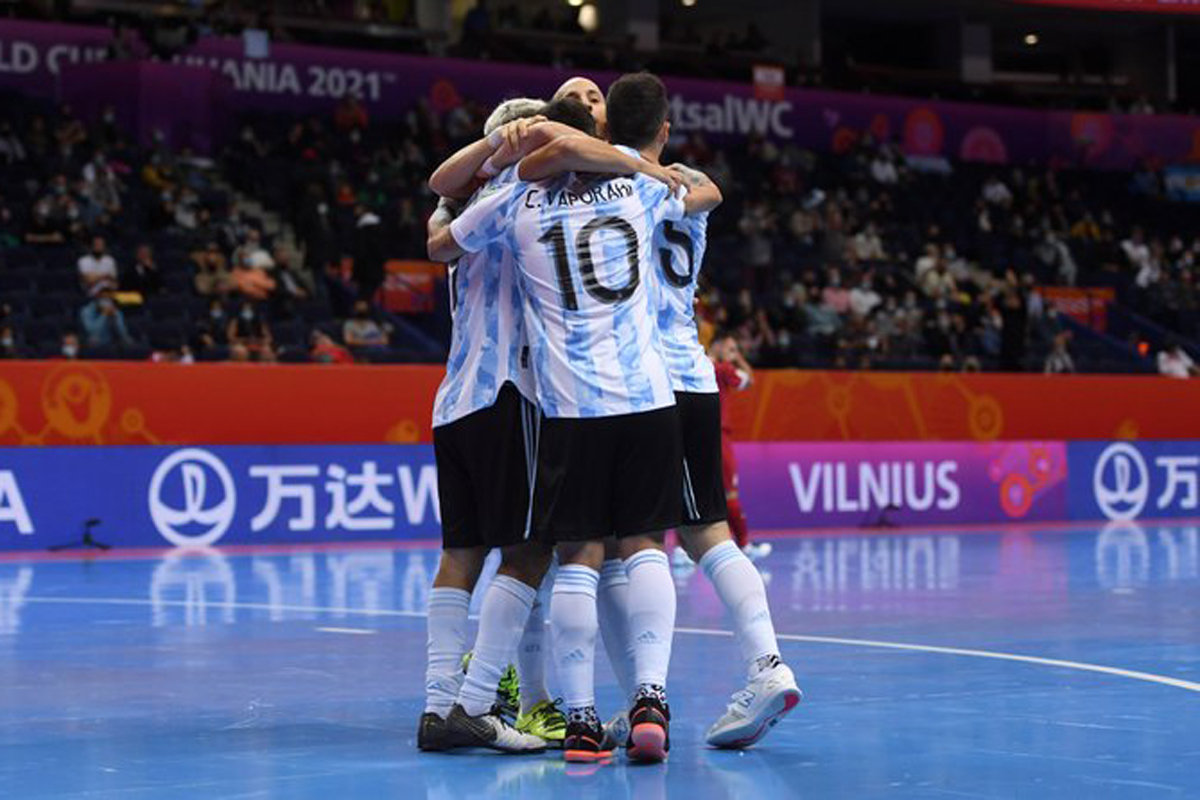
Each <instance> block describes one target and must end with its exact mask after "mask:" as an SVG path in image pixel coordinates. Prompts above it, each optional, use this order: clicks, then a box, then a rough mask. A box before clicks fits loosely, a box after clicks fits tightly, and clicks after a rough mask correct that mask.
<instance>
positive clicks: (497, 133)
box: [487, 125, 504, 150]
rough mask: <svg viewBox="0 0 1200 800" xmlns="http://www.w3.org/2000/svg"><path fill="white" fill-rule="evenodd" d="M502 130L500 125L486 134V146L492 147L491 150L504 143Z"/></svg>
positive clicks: (502, 127)
mask: <svg viewBox="0 0 1200 800" xmlns="http://www.w3.org/2000/svg"><path fill="white" fill-rule="evenodd" d="M503 130H504V126H503V125H502V126H500V127H499V128H496V130H494V131H492V132H491V133H489V134H488V137H487V143H488V147H490V148H492V149H493V150H496V149H498V148H499V147H500V145H502V144H504V133H503Z"/></svg>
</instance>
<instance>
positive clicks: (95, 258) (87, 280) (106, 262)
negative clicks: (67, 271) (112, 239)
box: [78, 236, 118, 297]
mask: <svg viewBox="0 0 1200 800" xmlns="http://www.w3.org/2000/svg"><path fill="white" fill-rule="evenodd" d="M78 266H79V280H80V283H81V284H82V285H83V290H84V292H86V293H87V294H88V295H89V296H93V297H94V296H96V295H98V294H100V293H101V292H104V291H107V290H112V289H115V288H117V282H118V275H117V262H116V260H115V259H114V258H113V257H112V256H111V255H110V254H109V252H108V245H107V243H106V242H105V241H104V237H103V236H95V237H93V238H92V249H91V250H90V251H89V252H87V253H85V254H83V255H82V256H80V257H79V261H78Z"/></svg>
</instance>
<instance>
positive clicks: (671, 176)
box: [641, 161, 683, 196]
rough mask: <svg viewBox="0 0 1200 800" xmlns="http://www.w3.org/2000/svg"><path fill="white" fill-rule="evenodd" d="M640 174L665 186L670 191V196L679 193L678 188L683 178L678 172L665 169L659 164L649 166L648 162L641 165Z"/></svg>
mask: <svg viewBox="0 0 1200 800" xmlns="http://www.w3.org/2000/svg"><path fill="white" fill-rule="evenodd" d="M641 172H642V174H643V175H645V176H646V177H648V178H654V180H656V181H659V182H661V183H664V184H666V186H667V189H668V190H670V192H671V194H672V196H673V195H675V193H676V192H678V191H679V187H680V186H682V185H683V177H682V176H681V175H680V174H679V173H678V172H675V171H674V170H670V169H667V168H666V167H664V166H662V165H660V164H651V163H650V162H648V161H647V162H644V163H643V164H642V165H641Z"/></svg>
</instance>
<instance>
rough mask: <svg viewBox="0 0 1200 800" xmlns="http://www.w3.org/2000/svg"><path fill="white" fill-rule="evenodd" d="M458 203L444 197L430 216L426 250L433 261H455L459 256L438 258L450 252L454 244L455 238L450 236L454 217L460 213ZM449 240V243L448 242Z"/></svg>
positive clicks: (426, 229)
mask: <svg viewBox="0 0 1200 800" xmlns="http://www.w3.org/2000/svg"><path fill="white" fill-rule="evenodd" d="M457 206H458V203H457V202H456V201H455V200H451V199H450V198H448V197H443V198H442V199H441V200H439V201H438V207H437V209H436V210H435V211H434V212H433V213H432V214H430V215H429V222H427V223H426V225H425V233H426V242H425V245H426V249H427V250H428V251H429V258H430V260H431V261H443V262H446V261H453V260H454V259H455V258H458V256H460V255H462V253H459V254H458V255H454V256H450V257H448V258H440V257H437V256H435V255H434V253H435V252H436V253H437V254H438V256H441V255H443V254H445V253H449V252H450V249H449V248H450V245H451V243H453V242H454V237H453V236H451V235H450V223H451V222H453V221H454V217H455V216H456V214H457V213H458V211H459V208H458V207H457ZM447 238H448V241H447Z"/></svg>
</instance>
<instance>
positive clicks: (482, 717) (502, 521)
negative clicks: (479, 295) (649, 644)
mask: <svg viewBox="0 0 1200 800" xmlns="http://www.w3.org/2000/svg"><path fill="white" fill-rule="evenodd" d="M523 420H524V412H523V400H522V399H521V397H520V395H519V394H518V392H517V391H516V389H515V388H514V387H513V386H512V385H511V384H506V385H505V386H503V387H502V388H501V390H500V393H499V395H498V396H497V399H496V403H495V404H494V405H493V406H492V407H491V408H489V409H486V410H485V411H481V412H476V413H475V414H472V415H471V416H469V417H466V418H464V420H462V421H461V422H462V423H463V426H464V428H463V433H464V436H465V439H464V446H463V451H464V452H467V453H469V457H468V458H467V459H466V460H465V469H466V470H467V471H468V474H469V477H470V485H471V491H472V501H473V507H474V513H475V514H476V517H477V523H476V524H477V526H478V529H479V531H480V535H481V537H482V538H483V540H484V543H485V544H487V545H489V546H491V547H499V548H501V554H502V556H501V563H500V568H499V570H498V571H497V574H496V577H495V578H494V579H493V580H492V582H491V584H489V586H488V589H487V591H486V592H485V594H484V596H483V602H482V606H481V608H480V617H479V630H478V632H477V634H476V637H475V646H474V651H473V654H472V657H471V663H470V665H469V666H468V668H467V675H466V678H465V680H464V681H463V685H462V688H461V689H460V690H459V694H458V703H457V704H456V705H455V706H454V708H453V709H451V711H450V714H449V715H448V716H447V717H446V732H447V738H448V739H449V740H450V741H451V743H452V744H454V745H455V746H458V747H489V748H491V749H494V750H500V751H503V752H532V751H536V750H540V749H543V748H544V747H545V743H544V742H543V741H542V740H541V739H540V738H538V737H535V736H530V735H528V734H523V733H521V732H520V731H518V730H517V729H516V728H515V727H513V726H512V725H510V724H509V723H508V721H507V720H505V719H504V717H503V716H502V715H501V714H500V713H499V710H495V709H494V708H493V707H494V706H495V705H496V689H497V687H498V686H499V683H500V678H501V676H502V674H503V673H504V671H505V670H506V669H507V668H508V666H509V664H511V663H512V661H513V660H514V658H515V657H516V651H517V642H518V641H519V640H520V638H521V633H522V631H524V629H525V626H526V622H527V621H528V618H529V612H530V609H531V608H532V606H533V601H534V598H535V597H536V596H537V587H538V586H539V585H540V583H541V580H542V576H543V575H544V574H545V572H546V568H547V566H548V565H549V561H550V548H549V546H548V545H546V544H544V543H542V542H539V541H536V540H535V541H531V540H530V539H529V536H528V533H529V505H528V503H529V501H528V498H529V473H528V469H527V453H528V450H529V445H528V439H527V438H526V428H525V426H524V424H523Z"/></svg>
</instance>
